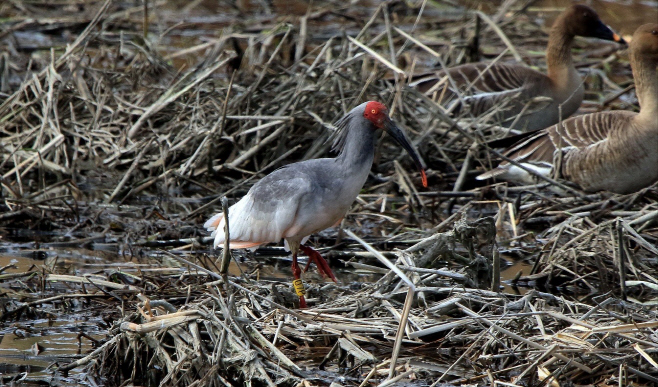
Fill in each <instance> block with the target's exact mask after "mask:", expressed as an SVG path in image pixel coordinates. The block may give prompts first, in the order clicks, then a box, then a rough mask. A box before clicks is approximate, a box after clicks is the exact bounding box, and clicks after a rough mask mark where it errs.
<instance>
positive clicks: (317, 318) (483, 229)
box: [0, 0, 658, 386]
mask: <svg viewBox="0 0 658 387" xmlns="http://www.w3.org/2000/svg"><path fill="white" fill-rule="evenodd" d="M275 3H276V2H275ZM295 4H297V3H294V4H293V5H288V6H281V5H280V4H279V5H276V4H274V5H272V7H274V9H270V10H269V11H268V10H264V9H262V8H260V7H253V8H246V9H241V8H240V6H238V5H233V3H229V2H227V3H226V9H223V10H221V12H220V11H217V10H216V11H217V12H214V13H207V14H204V13H194V12H193V11H194V7H193V5H190V6H188V7H183V10H182V11H180V10H176V6H175V5H172V4H168V3H166V2H164V1H159V2H147V7H146V8H145V7H144V6H143V5H142V3H140V4H139V6H137V4H123V3H118V2H112V1H109V0H108V1H92V0H88V1H87V0H85V1H79V2H70V3H69V2H63V5H61V8H57V7H52V6H49V5H48V4H47V2H39V1H36V2H23V1H11V2H9V3H6V4H3V5H0V15H2V17H3V18H4V19H5V20H8V21H4V22H3V24H1V25H0V27H1V28H2V29H1V30H0V44H1V45H2V47H3V49H4V52H3V53H2V56H0V86H1V89H0V92H1V94H0V97H1V99H0V174H1V176H2V181H1V183H2V191H1V195H2V203H0V211H2V212H1V213H0V226H1V227H2V228H1V229H0V237H2V238H6V239H8V240H11V238H12V232H13V231H12V230H17V229H30V230H41V231H50V232H52V233H53V235H54V236H53V237H51V238H48V239H46V240H36V241H29V242H27V244H26V247H29V248H34V249H48V248H61V247H63V246H85V247H89V248H93V249H97V250H98V249H110V250H114V251H117V252H119V253H120V254H122V255H124V256H127V257H130V259H129V260H127V261H126V262H125V263H123V264H121V265H120V267H119V268H118V269H117V268H116V267H115V266H113V267H112V269H111V270H110V269H109V268H103V269H98V270H97V271H96V272H94V273H93V274H92V275H87V274H85V275H83V274H81V273H73V275H70V274H67V273H69V272H67V271H66V270H64V269H63V268H61V267H44V268H33V269H32V270H30V271H28V272H25V273H18V274H16V273H12V274H0V281H1V284H2V290H3V292H5V293H6V296H5V297H6V298H7V302H6V304H5V306H4V312H3V314H1V315H0V316H2V319H1V321H2V324H10V323H11V322H12V321H20V320H21V319H24V318H33V317H34V318H36V317H35V316H37V317H43V316H46V315H48V313H53V311H59V312H58V313H65V310H66V306H65V305H66V302H64V301H65V300H78V299H82V300H85V301H84V303H85V304H87V303H88V304H89V305H95V306H96V307H98V306H99V305H101V304H102V306H103V307H104V308H106V309H107V311H106V312H105V313H106V315H105V317H104V319H105V320H107V321H108V322H109V323H111V324H112V325H111V328H110V329H109V330H108V336H107V338H106V340H105V341H104V342H103V343H100V342H99V343H98V345H97V349H96V350H94V351H93V352H91V353H89V354H85V355H84V356H81V357H80V359H78V360H76V361H73V362H70V363H68V364H56V365H53V367H52V368H51V371H52V379H51V380H50V382H54V383H57V381H58V380H59V379H58V378H59V377H61V376H62V375H65V374H66V372H67V371H68V370H71V369H75V368H77V369H80V368H81V367H85V368H84V369H85V373H84V376H83V377H84V378H85V380H86V381H87V382H89V383H92V384H107V385H115V384H116V385H118V384H122V383H132V384H146V385H156V384H161V385H241V384H244V383H246V382H248V381H251V382H252V383H255V384H257V385H274V384H285V385H300V384H302V385H309V384H310V385H328V384H329V383H331V382H336V383H340V384H343V385H354V386H365V385H388V384H393V383H395V382H396V381H406V382H407V383H417V384H419V385H420V384H423V385H426V384H430V385H433V386H441V385H494V384H495V383H497V382H498V383H515V384H516V385H527V386H539V385H542V384H543V385H587V384H617V385H629V384H631V383H635V384H636V385H652V383H656V382H657V380H658V371H657V369H658V366H657V364H656V360H655V359H656V350H657V348H658V339H657V338H656V334H655V331H656V326H657V325H658V323H656V321H657V316H656V311H655V307H652V306H653V305H655V297H656V292H657V291H658V280H657V279H656V278H657V276H658V270H657V269H658V250H657V248H656V241H657V240H658V226H657V223H656V219H658V188H657V186H656V185H654V186H652V187H649V188H647V189H645V190H642V191H640V192H638V193H635V194H631V195H610V194H607V193H600V194H595V195H586V194H584V193H582V192H578V191H573V190H572V191H571V192H570V193H569V194H565V195H561V196H557V195H555V194H553V193H551V192H550V191H549V190H548V189H547V187H546V186H547V184H548V183H541V184H538V185H536V186H531V187H508V186H507V185H505V184H501V183H491V184H488V185H482V184H481V183H476V182H475V181H474V179H473V178H472V177H473V176H475V175H476V174H478V173H480V172H481V171H482V169H483V168H488V167H490V166H491V165H492V163H494V162H495V154H493V153H491V152H490V149H489V148H488V147H487V146H486V142H487V141H488V140H491V139H496V138H500V137H502V136H503V134H507V133H506V132H503V133H501V130H500V128H498V127H496V126H495V125H492V123H491V122H489V121H487V120H486V119H473V118H472V117H468V116H466V115H464V116H458V117H454V116H453V117H450V116H449V115H448V114H447V112H445V111H444V110H442V108H441V107H439V106H438V105H436V104H435V103H434V102H432V101H430V100H429V99H427V98H426V97H424V96H422V95H420V94H419V93H417V92H416V91H415V90H413V89H409V88H408V87H406V86H405V85H406V84H408V83H409V81H410V80H411V74H413V73H422V72H423V71H424V70H427V69H429V68H431V67H432V66H433V65H452V64H456V63H461V62H464V61H472V60H477V59H479V57H482V58H483V59H488V60H501V61H507V60H512V61H513V60H517V58H518V60H522V61H524V62H526V63H529V64H530V65H533V66H537V67H538V68H542V66H543V59H542V54H541V53H542V51H543V50H544V49H545V43H546V36H545V34H543V33H542V32H541V28H540V27H538V26H536V25H535V23H534V22H533V18H534V17H536V16H537V15H538V13H537V12H536V11H532V10H529V9H528V6H529V5H530V3H523V2H516V1H505V2H503V3H502V4H501V5H500V7H497V8H496V12H495V13H494V14H491V15H487V14H485V13H482V12H480V13H477V15H479V20H480V21H479V22H477V21H476V20H477V19H476V13H474V12H464V11H463V10H461V9H460V8H458V7H454V6H452V5H446V4H442V3H441V4H439V5H437V4H429V2H428V3H425V2H419V3H418V4H412V3H409V2H390V3H382V4H381V5H376V6H373V7H365V6H355V5H349V4H347V3H345V4H344V2H332V1H322V2H314V3H313V6H312V7H310V8H308V7H307V6H306V5H304V6H303V7H301V8H299V7H297V6H296V5H295ZM277 7H279V8H277ZM280 7H283V8H280ZM307 8H308V10H307ZM282 10H283V11H285V12H280V11H282ZM62 11H66V14H67V15H66V16H63V15H62V13H63V12H62ZM270 11H271V12H270ZM276 11H279V12H276ZM186 12H187V13H186ZM286 12H287V13H286ZM181 14H182V15H184V16H185V20H186V21H185V22H181V23H182V24H179V22H180V15H181ZM145 15H150V16H146V17H145ZM37 16H39V17H37ZM236 20H239V21H241V22H236ZM144 31H149V33H148V35H147V39H144ZM475 31H477V32H478V33H477V34H474V32H475ZM190 36H194V37H195V38H190ZM199 36H201V37H202V38H199ZM511 42H513V43H511ZM577 46H578V47H579V48H582V47H588V48H589V47H592V46H596V47H597V49H596V50H582V51H580V50H576V60H577V62H578V63H583V64H584V66H587V68H589V69H590V70H589V72H588V74H589V75H588V76H587V80H586V85H587V89H588V94H587V101H586V102H585V104H584V107H583V110H584V111H596V110H601V109H628V110H631V109H635V110H637V101H636V99H635V98H634V96H633V94H632V88H630V87H628V85H632V82H631V78H630V69H629V66H628V62H627V60H626V58H625V57H624V55H623V54H620V53H618V52H617V51H616V48H615V47H614V46H613V45H607V44H605V43H604V44H602V43H600V42H596V43H592V42H587V41H584V40H583V41H579V42H578V43H577ZM501 53H502V55H501ZM367 99H377V100H381V101H383V102H385V103H386V104H387V105H388V106H389V107H390V109H391V112H392V116H393V117H394V118H395V119H396V121H397V122H398V123H399V124H401V126H403V127H404V128H405V129H406V130H407V131H408V133H409V135H410V137H411V139H412V140H413V142H414V143H415V144H416V146H417V147H418V148H419V150H420V151H421V153H422V155H423V157H424V158H425V161H426V163H427V164H428V166H429V168H430V173H429V177H430V187H431V188H432V189H431V191H429V192H420V191H418V189H417V187H420V184H419V180H420V179H419V177H418V176H417V175H416V174H414V173H412V172H409V171H413V169H412V168H407V167H408V166H409V165H407V163H408V162H409V160H408V159H407V158H406V157H404V155H403V153H402V151H401V150H400V149H398V148H397V147H395V146H393V145H390V146H389V144H390V143H389V142H388V140H387V138H386V137H383V138H382V139H381V140H382V141H380V145H379V149H378V154H377V157H376V161H375V165H374V166H373V173H372V174H371V176H370V178H369V180H368V183H367V184H366V187H364V191H363V192H362V195H360V196H359V199H358V200H357V202H356V203H355V206H354V207H353V211H352V213H351V215H350V216H348V217H347V218H346V220H345V221H344V223H343V225H342V227H341V230H340V231H338V233H336V231H327V232H323V233H321V234H320V236H318V237H316V238H315V243H316V244H317V245H318V246H319V247H321V249H320V251H321V252H322V253H323V254H326V255H327V256H333V257H334V259H333V261H337V262H342V263H343V264H346V265H347V266H348V267H349V268H350V269H349V270H358V271H360V272H368V273H376V274H377V275H378V278H379V279H378V280H376V281H373V282H372V283H353V284H341V285H334V284H324V283H322V282H321V281H310V283H309V286H310V288H309V289H308V301H309V304H310V305H311V307H310V308H309V309H307V310H298V309H296V308H295V304H294V300H295V297H294V296H293V293H292V291H291V286H290V284H288V283H287V282H281V281H278V280H272V279H267V278H266V279H262V278H260V272H259V271H258V270H255V271H253V272H252V271H247V272H245V273H242V275H240V276H229V277H227V278H222V277H221V276H219V275H218V274H216V272H217V267H216V266H215V263H214V261H215V253H213V252H210V250H209V245H207V244H205V243H204V242H203V237H205V233H204V232H203V230H201V229H200V225H201V224H202V222H203V220H204V219H205V218H206V217H207V216H208V215H209V214H210V213H211V212H212V211H213V210H215V209H217V208H218V206H219V199H221V198H222V197H224V196H228V197H229V198H239V197H240V196H241V195H242V194H244V193H245V192H246V191H247V190H248V188H249V187H250V186H251V184H253V183H254V182H255V181H257V180H258V179H259V178H261V177H262V176H264V174H267V173H269V172H271V171H272V170H274V169H275V168H277V167H279V166H281V165H284V164H286V163H288V162H292V161H298V160H303V159H309V158H315V157H320V156H323V155H326V154H328V152H329V146H330V142H327V141H325V140H326V139H328V138H329V137H330V135H331V129H332V125H331V123H332V122H333V121H335V120H336V119H337V118H339V117H340V116H341V115H342V114H343V113H345V112H347V111H349V110H350V108H351V107H353V106H354V105H356V104H357V103H359V102H361V101H365V100H367ZM498 108H504V107H503V106H500V107H498ZM464 114H466V113H464ZM492 116H495V112H492ZM153 198H155V199H153ZM350 230H352V231H350ZM322 247H323V248H324V249H322ZM152 248H158V249H163V250H158V251H157V252H153V251H152V250H150V249H152ZM165 250H166V251H165ZM272 250H274V251H275V254H279V255H283V253H282V252H281V251H277V250H276V249H274V248H271V249H270V251H272ZM364 250H366V251H367V252H366V253H364ZM264 251H267V249H264ZM145 252H146V254H147V255H148V256H149V257H150V259H149V260H148V265H146V264H143V263H142V262H141V261H140V257H141V256H142V255H143V254H145ZM501 256H502V257H503V258H504V259H507V260H527V261H531V262H533V267H532V270H531V272H530V273H529V274H528V275H521V274H519V275H518V276H517V277H515V278H514V279H513V280H512V281H511V282H512V283H513V284H515V285H528V286H531V287H533V289H534V290H532V291H530V292H528V293H525V294H523V295H515V294H511V292H505V293H501V292H498V287H497V282H496V281H495V280H496V279H497V278H499V273H498V271H497V270H494V268H495V266H496V265H493V264H492V262H497V260H498V259H500V258H501ZM393 263H394V264H395V266H393ZM286 265H287V263H286ZM393 267H394V268H395V269H392V268H393ZM110 310H111V311H110ZM401 322H402V323H401ZM407 322H408V323H407ZM400 326H402V327H404V328H403V329H400ZM20 377H23V376H21V375H7V377H5V376H3V377H2V378H3V379H2V380H3V382H7V383H8V382H11V381H12V380H14V381H15V380H18V379H19V378H20ZM25 377H28V379H26V380H29V375H25ZM33 381H34V380H33ZM570 383H571V384H570ZM499 385H500V384H499ZM507 385H510V384H507Z"/></svg>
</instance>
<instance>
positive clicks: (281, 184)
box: [206, 168, 312, 248]
mask: <svg viewBox="0 0 658 387" xmlns="http://www.w3.org/2000/svg"><path fill="white" fill-rule="evenodd" d="M284 171H286V169H285V168H284V169H279V170H277V171H274V172H273V173H271V174H270V175H268V176H266V177H265V178H263V179H262V180H260V181H259V182H258V183H256V184H255V185H254V186H253V187H252V188H251V189H250V190H249V192H248V193H247V195H245V196H244V197H243V198H242V199H240V201H238V202H237V203H235V204H234V205H232V206H231V207H230V208H229V233H230V238H231V242H234V243H233V245H232V246H233V247H235V248H240V247H254V246H257V245H259V244H263V243H268V242H278V241H280V240H281V238H282V237H283V236H284V235H285V233H286V231H287V230H288V229H290V228H291V227H293V226H294V224H295V219H296V217H297V213H298V211H299V204H300V201H301V198H302V197H304V196H305V195H307V194H309V193H310V191H311V190H312V189H311V183H310V181H309V179H308V178H307V177H306V176H303V175H302V176H290V175H289V174H287V173H285V172H284ZM216 216H218V215H216ZM206 225H207V226H206V227H208V229H209V230H210V231H213V233H212V236H213V237H214V238H215V240H214V245H215V247H216V246H218V245H219V244H221V243H223V242H224V219H223V217H219V218H217V219H215V218H214V217H213V218H211V219H210V220H209V221H208V222H206ZM215 225H216V226H215Z"/></svg>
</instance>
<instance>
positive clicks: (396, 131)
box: [363, 101, 427, 187]
mask: <svg viewBox="0 0 658 387" xmlns="http://www.w3.org/2000/svg"><path fill="white" fill-rule="evenodd" d="M363 117H365V118H366V119H367V120H369V121H370V122H372V123H373V125H375V127H377V128H379V129H384V130H385V131H386V132H387V133H388V134H390V135H391V137H393V139H394V140H395V141H396V142H397V143H398V144H400V146H401V147H402V148H404V150H406V151H407V153H409V156H411V159H412V160H413V161H414V163H415V164H416V167H417V168H418V170H419V171H420V176H421V179H422V182H423V187H427V175H426V174H425V167H424V166H423V163H422V162H421V161H420V156H418V153H417V152H416V150H415V149H414V147H413V146H412V145H411V143H410V142H409V140H408V139H407V136H406V135H405V134H404V132H403V131H402V129H400V128H399V127H398V126H397V125H396V124H395V122H393V120H391V118H390V117H389V116H388V109H387V108H386V106H384V104H382V103H380V102H377V101H370V102H368V103H367V104H366V110H365V111H364V112H363Z"/></svg>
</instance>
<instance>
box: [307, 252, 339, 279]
mask: <svg viewBox="0 0 658 387" xmlns="http://www.w3.org/2000/svg"><path fill="white" fill-rule="evenodd" d="M299 249H300V250H301V251H303V252H304V254H306V255H308V263H307V264H306V267H305V268H304V273H306V272H307V271H308V268H309V267H310V266H311V262H315V265H316V266H317V267H318V271H319V272H320V274H322V276H323V277H329V278H331V279H332V280H333V281H334V282H338V281H337V280H336V277H335V276H334V273H333V272H332V271H331V268H330V267H329V264H328V263H327V261H326V260H325V259H324V258H322V255H320V253H318V252H317V251H315V250H313V249H312V248H310V247H308V246H299Z"/></svg>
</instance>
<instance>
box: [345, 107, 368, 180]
mask: <svg viewBox="0 0 658 387" xmlns="http://www.w3.org/2000/svg"><path fill="white" fill-rule="evenodd" d="M352 120H353V121H352V122H351V123H350V126H349V127H348V128H345V130H347V133H345V136H346V138H345V141H344V142H343V147H342V149H341V150H340V153H339V154H338V157H336V161H338V162H339V163H341V164H342V165H343V167H344V169H345V170H346V171H349V172H350V173H356V171H357V170H366V173H367V171H370V167H371V166H372V160H373V158H374V155H375V128H374V127H373V125H372V124H371V123H370V122H369V121H367V120H365V119H364V118H361V117H356V118H353V119H352Z"/></svg>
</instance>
